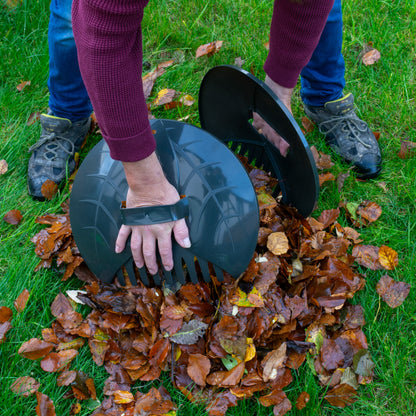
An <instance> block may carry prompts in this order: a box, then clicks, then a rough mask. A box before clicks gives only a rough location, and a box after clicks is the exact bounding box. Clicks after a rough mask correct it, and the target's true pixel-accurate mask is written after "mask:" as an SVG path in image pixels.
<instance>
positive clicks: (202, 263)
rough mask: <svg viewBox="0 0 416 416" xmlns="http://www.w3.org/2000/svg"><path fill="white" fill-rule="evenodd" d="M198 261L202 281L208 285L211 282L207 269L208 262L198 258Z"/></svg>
mask: <svg viewBox="0 0 416 416" xmlns="http://www.w3.org/2000/svg"><path fill="white" fill-rule="evenodd" d="M197 259H198V264H199V267H200V268H201V273H202V276H203V278H204V280H205V281H206V282H207V283H209V282H210V281H211V275H210V273H209V267H208V262H207V261H206V260H204V259H202V258H200V257H198V258H197Z"/></svg>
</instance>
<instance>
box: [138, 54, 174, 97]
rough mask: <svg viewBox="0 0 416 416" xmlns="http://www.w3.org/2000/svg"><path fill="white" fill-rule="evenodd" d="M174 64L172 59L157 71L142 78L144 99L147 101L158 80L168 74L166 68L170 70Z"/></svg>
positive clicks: (161, 65) (158, 67)
mask: <svg viewBox="0 0 416 416" xmlns="http://www.w3.org/2000/svg"><path fill="white" fill-rule="evenodd" d="M173 64H174V60H173V59H171V60H169V61H166V62H163V63H161V64H159V65H158V66H157V67H156V69H155V70H153V71H152V72H149V73H148V74H146V75H144V76H143V77H142V82H143V92H144V97H145V99H146V100H147V99H148V98H149V96H150V94H151V92H152V89H153V85H154V83H155V81H156V79H157V78H159V77H160V76H161V75H163V74H164V73H165V72H166V68H169V67H170V66H171V65H173Z"/></svg>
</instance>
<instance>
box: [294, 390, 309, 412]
mask: <svg viewBox="0 0 416 416" xmlns="http://www.w3.org/2000/svg"><path fill="white" fill-rule="evenodd" d="M309 400H310V396H309V394H308V393H307V392H306V391H303V392H302V393H301V394H299V397H298V398H297V400H296V409H298V410H302V409H304V408H305V407H306V405H307V404H308V402H309Z"/></svg>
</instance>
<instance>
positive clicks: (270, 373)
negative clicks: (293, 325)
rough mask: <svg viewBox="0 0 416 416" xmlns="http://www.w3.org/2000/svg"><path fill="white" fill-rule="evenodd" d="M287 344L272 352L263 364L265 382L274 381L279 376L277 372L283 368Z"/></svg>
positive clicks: (284, 343)
mask: <svg viewBox="0 0 416 416" xmlns="http://www.w3.org/2000/svg"><path fill="white" fill-rule="evenodd" d="M286 349H287V344H286V342H283V343H282V345H280V347H279V348H277V349H275V350H273V351H270V352H269V353H268V354H267V355H266V356H265V357H264V359H263V361H262V362H261V366H262V367H263V381H264V382H268V381H273V380H274V379H275V378H276V376H277V373H278V372H277V370H278V369H279V368H280V367H283V365H284V363H285V361H286V358H287V355H286Z"/></svg>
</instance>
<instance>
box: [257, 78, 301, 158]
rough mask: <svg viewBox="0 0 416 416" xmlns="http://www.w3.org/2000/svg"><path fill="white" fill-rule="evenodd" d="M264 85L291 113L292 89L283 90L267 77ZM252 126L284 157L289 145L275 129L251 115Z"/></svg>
mask: <svg viewBox="0 0 416 416" xmlns="http://www.w3.org/2000/svg"><path fill="white" fill-rule="evenodd" d="M265 83H266V85H267V86H269V87H270V88H271V89H272V91H273V92H274V93H275V94H276V95H277V96H278V97H279V98H280V100H281V101H282V102H283V104H284V105H285V106H286V107H287V109H288V110H289V111H290V113H292V107H291V99H292V94H293V88H285V87H282V86H281V85H279V84H278V83H277V82H274V81H273V80H272V79H271V78H270V77H269V76H266V80H265ZM253 126H254V127H255V128H256V129H257V130H259V131H260V132H261V133H262V134H263V135H264V136H265V137H266V138H267V139H268V140H269V141H270V142H271V143H273V144H274V145H275V146H276V147H277V148H278V149H279V151H280V154H281V155H282V156H286V154H287V151H288V150H289V147H290V146H289V143H288V142H287V141H286V140H285V139H284V138H283V137H281V136H280V135H279V134H278V133H277V132H276V130H275V129H273V128H272V127H271V126H270V125H269V124H268V123H267V122H266V121H265V120H264V119H263V118H262V117H261V116H260V114H258V113H256V112H254V113H253Z"/></svg>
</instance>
